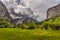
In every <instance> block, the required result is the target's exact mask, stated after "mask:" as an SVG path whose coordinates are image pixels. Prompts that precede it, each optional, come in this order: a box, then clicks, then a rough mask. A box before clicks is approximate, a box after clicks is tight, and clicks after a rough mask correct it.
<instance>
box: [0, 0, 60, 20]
mask: <svg viewBox="0 0 60 40" xmlns="http://www.w3.org/2000/svg"><path fill="white" fill-rule="evenodd" d="M1 1H2V2H3V3H4V4H5V6H6V7H7V9H8V12H9V13H10V16H11V17H12V18H13V19H15V18H19V17H20V15H19V14H22V15H27V16H26V17H32V18H34V19H36V20H37V21H42V20H45V19H46V16H47V10H48V9H49V8H50V7H53V6H56V5H58V4H59V3H60V0H1ZM11 9H12V10H13V12H14V13H15V14H16V15H18V16H16V15H15V14H14V15H13V12H12V10H11Z"/></svg>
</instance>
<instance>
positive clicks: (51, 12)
mask: <svg viewBox="0 0 60 40" xmlns="http://www.w3.org/2000/svg"><path fill="white" fill-rule="evenodd" d="M56 16H60V4H58V5H56V6H54V7H51V8H49V9H48V11H47V19H50V18H54V17H56Z"/></svg>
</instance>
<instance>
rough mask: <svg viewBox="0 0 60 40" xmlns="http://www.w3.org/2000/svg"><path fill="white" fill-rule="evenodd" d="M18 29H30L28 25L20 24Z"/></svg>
mask: <svg viewBox="0 0 60 40" xmlns="http://www.w3.org/2000/svg"><path fill="white" fill-rule="evenodd" d="M17 28H22V29H27V28H28V26H27V25H26V24H23V23H22V24H18V25H17Z"/></svg>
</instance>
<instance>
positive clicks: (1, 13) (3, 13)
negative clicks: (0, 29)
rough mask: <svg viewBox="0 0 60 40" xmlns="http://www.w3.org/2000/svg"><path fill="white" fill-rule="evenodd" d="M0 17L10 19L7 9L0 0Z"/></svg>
mask: <svg viewBox="0 0 60 40" xmlns="http://www.w3.org/2000/svg"><path fill="white" fill-rule="evenodd" d="M0 17H1V18H3V19H6V20H9V21H11V17H10V15H9V13H8V11H7V8H6V6H5V5H4V4H3V3H2V2H1V1H0Z"/></svg>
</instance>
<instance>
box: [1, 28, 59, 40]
mask: <svg viewBox="0 0 60 40" xmlns="http://www.w3.org/2000/svg"><path fill="white" fill-rule="evenodd" d="M0 40H60V30H40V29H33V30H26V29H20V28H0Z"/></svg>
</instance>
